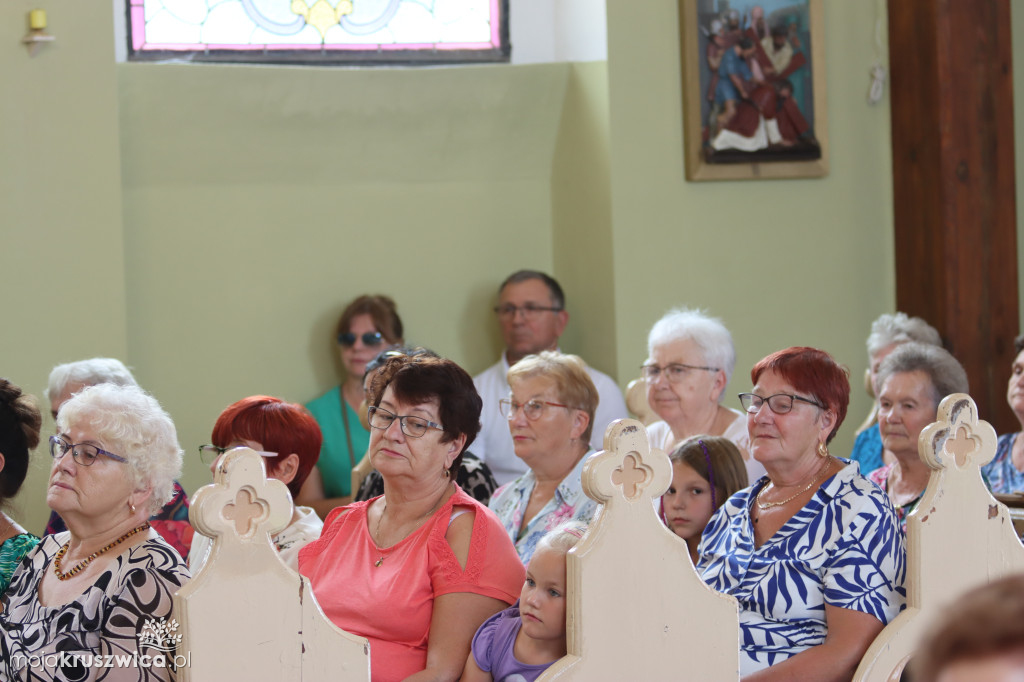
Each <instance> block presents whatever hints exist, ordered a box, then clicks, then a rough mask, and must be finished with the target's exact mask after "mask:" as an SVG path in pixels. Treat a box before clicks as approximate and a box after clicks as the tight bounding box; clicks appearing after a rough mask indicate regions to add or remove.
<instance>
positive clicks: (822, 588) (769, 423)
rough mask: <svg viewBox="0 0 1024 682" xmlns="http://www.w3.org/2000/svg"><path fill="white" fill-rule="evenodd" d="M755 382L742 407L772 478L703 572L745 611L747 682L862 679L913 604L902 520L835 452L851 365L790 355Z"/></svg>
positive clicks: (719, 518)
mask: <svg viewBox="0 0 1024 682" xmlns="http://www.w3.org/2000/svg"><path fill="white" fill-rule="evenodd" d="M750 377H751V381H753V383H754V388H753V390H752V391H751V392H750V393H741V394H740V401H741V403H742V404H743V407H744V409H745V410H746V412H747V430H748V432H749V435H750V446H751V454H752V455H753V457H754V458H755V459H756V460H757V461H759V462H761V463H762V464H763V465H764V466H765V469H767V471H768V475H767V476H766V477H764V478H762V479H761V480H760V481H758V482H757V483H756V484H754V485H753V486H751V487H749V488H746V489H744V490H741V491H740V492H738V493H736V494H735V495H733V496H732V497H731V498H730V499H729V500H728V501H727V502H726V504H725V506H723V507H722V508H721V509H719V510H718V511H717V512H716V513H715V515H714V516H713V517H712V518H711V521H710V523H709V524H708V526H707V528H706V529H705V531H704V536H703V538H702V539H701V542H700V546H699V552H700V562H699V564H698V565H697V571H698V572H699V573H701V575H702V577H703V578H704V581H705V582H706V583H708V584H709V585H711V586H712V587H714V588H715V589H717V590H719V591H721V592H725V593H727V594H731V595H733V596H734V597H736V599H737V600H739V602H740V604H741V611H740V629H741V630H742V635H741V637H740V641H741V652H740V671H741V673H742V676H743V680H744V681H745V682H754V681H755V680H783V679H785V680H850V679H851V678H852V677H853V673H854V671H855V670H856V668H857V665H858V664H859V663H860V659H861V657H862V656H863V654H864V652H865V651H866V650H867V648H868V646H869V645H870V644H871V642H872V640H873V639H874V638H875V636H876V635H877V634H878V633H879V632H880V631H881V630H882V628H883V627H884V626H885V625H886V623H888V622H889V621H891V620H892V619H893V618H894V617H895V616H896V614H897V613H898V612H899V611H900V610H901V609H902V608H903V603H904V599H905V596H906V592H905V590H904V587H903V581H904V578H905V572H906V568H905V559H906V555H905V551H904V547H903V537H902V533H901V532H900V529H899V523H898V522H897V521H896V514H895V512H894V511H893V507H892V503H891V502H890V501H889V498H888V497H887V496H886V495H885V493H883V492H882V491H881V490H880V489H879V488H878V486H876V485H875V484H874V483H872V482H870V481H869V480H867V478H865V477H864V476H862V475H861V474H860V472H859V468H858V466H857V465H856V464H854V463H851V462H849V461H848V460H841V459H838V458H836V457H833V456H832V455H830V454H829V451H828V443H829V442H830V441H831V440H832V438H833V437H834V436H835V435H836V432H837V431H838V430H839V426H840V425H841V424H842V423H843V418H844V417H845V416H846V408H847V406H848V404H849V399H850V382H849V379H848V377H847V371H846V369H845V368H843V367H840V366H839V365H838V364H837V363H836V361H835V360H833V359H832V357H831V356H830V355H829V354H828V353H825V352H824V351H820V350H817V349H814V348H787V349H786V350H782V351H779V352H777V353H773V354H772V355H769V356H768V357H766V358H764V359H763V360H761V361H760V362H759V363H757V364H756V365H754V369H753V370H752V371H751V373H750Z"/></svg>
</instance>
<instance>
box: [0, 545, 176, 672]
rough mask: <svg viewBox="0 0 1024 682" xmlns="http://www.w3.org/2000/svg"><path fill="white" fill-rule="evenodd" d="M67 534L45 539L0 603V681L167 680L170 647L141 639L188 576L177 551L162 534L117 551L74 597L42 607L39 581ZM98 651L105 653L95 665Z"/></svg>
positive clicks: (160, 621) (166, 616) (167, 611)
mask: <svg viewBox="0 0 1024 682" xmlns="http://www.w3.org/2000/svg"><path fill="white" fill-rule="evenodd" d="M67 538H68V536H67V534H66V533H61V534H59V535H56V536H54V535H47V536H46V537H45V538H43V540H42V542H40V543H39V545H38V546H37V547H36V549H35V550H34V551H33V552H32V553H31V554H29V555H28V556H27V557H26V560H25V561H23V562H22V564H21V565H20V566H19V567H18V570H17V571H16V572H15V573H14V578H13V579H12V580H11V586H10V589H9V590H8V591H7V593H6V594H5V595H4V596H3V600H2V602H0V604H2V606H3V612H2V613H0V680H25V681H31V682H36V681H40V682H41V681H42V680H47V681H50V680H55V681H60V682H64V681H69V682H70V681H72V680H76V681H77V680H104V679H117V680H118V681H119V682H121V681H124V680H140V681H141V680H145V681H146V682H150V681H152V680H165V681H166V680H173V679H174V678H175V673H174V670H173V660H174V659H173V657H174V651H173V648H172V649H171V651H170V652H167V651H166V650H165V649H161V648H156V647H153V646H149V645H143V644H141V643H140V641H139V639H140V635H141V634H142V631H143V629H144V628H145V626H146V625H147V624H151V625H153V626H155V628H157V629H159V628H160V626H161V625H163V626H166V623H167V622H168V621H170V619H171V607H172V597H173V595H174V593H175V592H176V591H177V590H178V588H179V587H181V586H182V585H183V584H184V583H185V582H186V581H187V580H188V579H189V573H188V569H187V568H185V561H184V560H183V559H182V558H181V555H180V554H178V552H177V551H176V550H174V549H173V548H172V547H171V546H170V545H169V544H167V542H165V541H164V540H163V538H156V539H151V540H147V541H146V542H143V543H141V544H139V545H136V546H134V547H132V548H131V549H129V550H128V551H126V552H123V553H122V554H120V555H119V556H118V557H117V559H116V560H115V561H114V562H113V563H112V564H111V565H110V567H109V568H108V569H107V570H106V571H104V572H103V573H102V574H100V576H99V577H98V578H97V579H96V582H95V583H93V585H92V587H90V588H88V589H87V590H86V591H85V592H83V593H82V594H81V595H80V596H79V597H78V598H77V599H75V600H74V601H71V602H68V603H67V604H62V605H59V606H54V607H47V606H43V605H42V604H40V603H39V599H38V597H37V595H38V593H39V583H40V581H41V580H42V577H43V575H44V574H45V573H44V572H45V571H48V570H50V567H51V565H52V560H53V557H54V556H55V555H56V554H57V551H58V550H59V549H60V547H61V545H62V544H63V542H65V541H66V540H67ZM171 633H173V630H172V631H171ZM157 639H159V640H162V641H161V642H158V643H160V644H165V643H166V640H163V638H162V637H157ZM136 652H137V653H138V656H136V655H135V654H136ZM107 655H110V656H111V658H110V659H107V658H106V656H107ZM97 656H103V657H104V658H103V660H102V664H101V665H100V666H99V667H97V662H98V661H97ZM147 656H148V657H149V658H147ZM115 659H117V660H115ZM108 662H109V663H110V665H111V666H112V667H103V666H105V665H106V664H107V663H108ZM161 663H163V664H165V665H161ZM147 664H148V665H147Z"/></svg>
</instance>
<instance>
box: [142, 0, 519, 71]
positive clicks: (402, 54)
mask: <svg viewBox="0 0 1024 682" xmlns="http://www.w3.org/2000/svg"><path fill="white" fill-rule="evenodd" d="M127 9H128V43H129V45H128V47H129V58H130V59H133V60H166V59H173V60H180V59H189V60H199V61H224V62H276V63H288V62H306V63H317V64H324V63H364V64H372V63H401V62H406V63H409V62H415V63H428V64H432V63H433V64H436V63H450V62H467V61H507V60H508V56H509V42H508V26H507V17H508V0H128V5H127Z"/></svg>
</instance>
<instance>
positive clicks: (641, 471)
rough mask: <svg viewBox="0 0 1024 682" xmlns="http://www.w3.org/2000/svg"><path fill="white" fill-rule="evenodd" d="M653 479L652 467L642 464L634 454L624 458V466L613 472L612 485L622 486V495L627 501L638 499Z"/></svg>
mask: <svg viewBox="0 0 1024 682" xmlns="http://www.w3.org/2000/svg"><path fill="white" fill-rule="evenodd" d="M653 478H654V472H653V471H652V470H651V467H649V466H648V465H646V464H641V463H640V462H639V461H638V460H637V456H636V455H635V454H634V453H632V452H631V453H629V454H627V455H626V456H625V457H623V458H622V466H620V467H618V468H617V469H615V471H613V472H612V483H614V484H615V485H621V486H622V494H623V495H624V496H625V497H626V499H627V500H632V499H636V497H637V496H638V495H639V494H640V493H641V492H642V491H643V489H644V488H646V487H647V486H648V485H650V482H651V480H652V479H653Z"/></svg>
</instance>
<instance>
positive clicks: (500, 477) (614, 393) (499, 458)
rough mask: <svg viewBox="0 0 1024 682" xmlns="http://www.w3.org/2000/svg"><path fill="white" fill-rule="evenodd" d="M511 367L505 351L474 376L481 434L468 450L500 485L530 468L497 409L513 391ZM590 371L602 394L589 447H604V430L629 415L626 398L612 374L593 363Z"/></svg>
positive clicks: (600, 394) (588, 371) (588, 368)
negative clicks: (522, 458)
mask: <svg viewBox="0 0 1024 682" xmlns="http://www.w3.org/2000/svg"><path fill="white" fill-rule="evenodd" d="M508 370H509V364H508V359H507V358H506V356H505V354H504V353H502V354H501V360H499V361H498V362H496V363H495V364H494V365H492V366H491V367H489V368H487V369H486V370H484V371H483V372H481V373H480V374H477V375H476V376H475V377H474V378H473V383H474V384H476V390H477V393H479V394H480V397H481V398H482V399H483V402H484V407H483V411H482V412H481V413H480V435H478V436H477V438H476V440H475V441H473V444H472V445H471V446H470V448H469V449H470V450H471V451H472V452H473V454H474V455H476V456H477V457H479V458H480V459H482V460H483V461H485V462H487V466H489V467H490V468H491V473H493V474H494V479H495V480H496V481H497V482H498V485H505V484H506V483H508V482H510V481H512V480H514V479H516V478H518V477H519V476H521V475H522V474H524V473H526V470H527V466H526V463H525V462H523V460H521V459H519V458H518V457H516V452H515V448H514V446H513V445H512V434H511V432H510V431H509V430H508V420H507V419H505V417H502V416H501V412H500V410H499V409H498V401H499V400H501V399H502V398H507V397H508V396H509V392H510V391H511V389H510V388H509V385H508V379H507V376H508ZM587 373H588V374H589V375H590V379H591V380H592V381H593V382H594V386H595V387H596V388H597V394H598V397H599V402H598V404H597V410H596V411H595V413H594V430H593V431H592V432H591V434H590V447H591V448H593V449H594V450H603V449H604V432H605V429H607V428H608V425H609V424H611V423H612V422H613V421H615V420H616V419H623V418H625V417H627V416H628V412H627V411H626V401H625V400H623V399H622V391H620V390H619V385H618V384H616V383H615V381H614V380H613V379H612V378H611V377H610V376H608V375H607V374H602V373H601V372H598V371H597V370H596V369H594V368H593V367H590V366H588V367H587Z"/></svg>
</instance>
